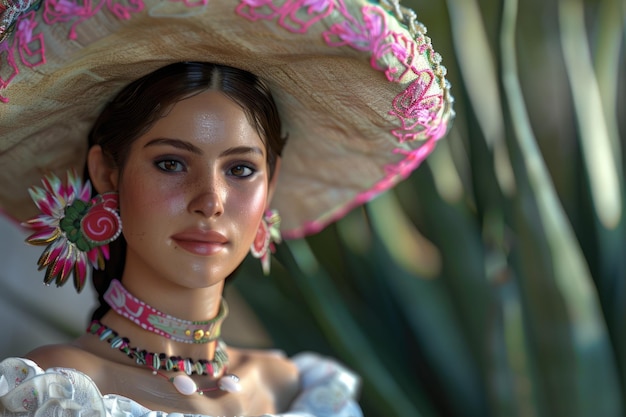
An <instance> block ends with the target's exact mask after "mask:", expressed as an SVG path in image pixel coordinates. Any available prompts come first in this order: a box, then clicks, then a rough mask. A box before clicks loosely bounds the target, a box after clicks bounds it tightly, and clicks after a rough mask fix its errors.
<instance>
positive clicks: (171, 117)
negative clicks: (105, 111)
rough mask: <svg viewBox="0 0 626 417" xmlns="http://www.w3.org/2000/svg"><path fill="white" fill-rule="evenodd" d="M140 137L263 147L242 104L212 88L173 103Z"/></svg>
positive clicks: (262, 142)
mask: <svg viewBox="0 0 626 417" xmlns="http://www.w3.org/2000/svg"><path fill="white" fill-rule="evenodd" d="M143 136H144V137H155V136H163V137H171V138H177V139H183V140H187V141H193V142H198V143H199V144H200V145H202V144H206V145H210V144H219V143H222V142H230V143H232V144H247V145H255V146H260V147H262V148H263V149H265V146H264V141H263V140H262V139H261V137H260V136H259V134H258V132H257V130H256V128H255V127H254V126H253V125H252V124H251V123H250V120H249V118H248V117H247V115H246V112H245V111H244V110H243V109H242V107H241V106H240V105H239V104H237V103H235V102H234V101H233V100H232V99H231V98H229V97H228V96H226V95H225V94H224V93H221V92H219V91H212V90H209V91H204V92H201V93H199V94H196V95H193V96H191V97H188V98H185V99H182V100H180V101H178V102H176V103H174V104H173V105H172V106H170V107H169V109H168V110H167V111H166V112H165V113H164V114H163V116H162V117H161V118H159V119H158V120H157V121H156V123H154V125H153V126H152V127H151V128H150V129H149V130H148V131H147V132H146V134H145V135H143Z"/></svg>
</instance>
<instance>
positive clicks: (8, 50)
mask: <svg viewBox="0 0 626 417" xmlns="http://www.w3.org/2000/svg"><path fill="white" fill-rule="evenodd" d="M36 28H37V21H36V20H35V12H34V11H31V12H28V13H26V14H25V15H23V16H22V17H21V18H20V19H19V20H18V21H17V24H16V28H15V32H14V34H13V38H12V40H11V42H9V40H8V39H7V40H5V41H4V42H3V43H0V59H1V60H0V90H2V89H4V88H6V87H7V86H8V85H9V83H10V82H11V80H13V78H15V76H16V75H17V74H19V67H18V63H17V61H16V53H17V55H18V56H19V58H20V61H21V63H22V64H23V65H24V66H26V67H28V68H34V67H36V66H39V65H42V64H45V62H46V56H45V46H44V39H43V35H42V34H41V33H37V34H36V33H34V31H35V29H36ZM7 66H8V68H9V69H8V71H7V72H8V75H3V73H4V72H5V71H6V68H7ZM0 101H1V102H3V103H6V102H8V99H7V98H6V97H4V96H2V95H0Z"/></svg>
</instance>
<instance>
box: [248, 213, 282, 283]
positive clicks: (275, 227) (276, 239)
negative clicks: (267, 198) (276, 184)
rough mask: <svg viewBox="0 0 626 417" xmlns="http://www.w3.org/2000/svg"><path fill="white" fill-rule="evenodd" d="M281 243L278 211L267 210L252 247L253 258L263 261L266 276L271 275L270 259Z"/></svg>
mask: <svg viewBox="0 0 626 417" xmlns="http://www.w3.org/2000/svg"><path fill="white" fill-rule="evenodd" d="M281 241H282V237H281V235H280V215H279V214H278V210H267V211H266V212H265V214H264V215H263V218H262V219H261V223H260V224H259V228H258V229H257V232H256V237H255V238H254V242H252V245H251V246H250V253H251V254H252V256H254V257H255V258H258V259H260V260H261V265H262V267H263V273H264V274H265V275H269V273H270V262H271V260H270V257H271V254H272V253H274V252H275V251H276V246H275V244H278V243H280V242H281Z"/></svg>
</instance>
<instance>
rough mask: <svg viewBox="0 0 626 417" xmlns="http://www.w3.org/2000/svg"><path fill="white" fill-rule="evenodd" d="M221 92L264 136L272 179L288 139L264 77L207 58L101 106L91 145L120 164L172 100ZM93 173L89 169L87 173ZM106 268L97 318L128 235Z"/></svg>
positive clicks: (172, 68) (146, 80)
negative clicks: (284, 135)
mask: <svg viewBox="0 0 626 417" xmlns="http://www.w3.org/2000/svg"><path fill="white" fill-rule="evenodd" d="M207 90H214V91H220V92H222V93H223V94H225V95H226V96H227V97H229V98H230V99H231V100H233V102H235V103H236V104H238V105H239V106H240V107H241V108H242V109H243V111H244V113H245V114H246V117H247V118H248V121H249V122H250V124H251V125H252V126H253V127H254V128H255V129H256V131H257V133H258V134H259V136H260V137H261V139H262V140H263V142H264V144H265V147H266V151H267V164H268V169H269V174H270V178H271V177H272V176H273V175H274V172H275V167H276V161H277V158H278V157H279V156H280V155H281V152H282V149H283V147H284V145H285V142H286V138H285V137H283V136H282V135H281V123H280V118H279V115H278V109H277V108H276V104H275V103H274V100H273V98H272V95H271V92H270V90H269V88H268V86H267V84H266V83H265V82H263V81H262V80H261V79H259V78H258V77H257V76H255V75H254V74H251V73H249V72H247V71H244V70H240V69H237V68H232V67H227V66H223V65H217V64H211V63H203V62H180V63H176V64H171V65H168V66H166V67H163V68H160V69H158V70H156V71H154V72H152V73H150V74H148V75H146V76H144V77H142V78H139V79H137V80H136V81H133V82H132V83H130V84H129V85H128V86H126V87H125V88H124V89H123V90H122V91H121V92H120V93H119V94H118V95H117V96H116V97H115V98H114V99H113V101H111V102H110V103H108V105H107V106H106V108H105V109H104V110H103V111H102V113H101V114H100V116H99V117H98V119H97V120H96V122H95V123H94V125H93V128H92V130H91V132H90V134H89V146H90V147H91V146H94V145H100V146H101V147H102V151H103V153H104V155H105V156H106V158H107V159H108V162H109V163H111V164H113V166H115V167H117V168H119V169H120V173H121V174H122V175H123V171H124V164H125V163H126V158H127V156H128V153H129V150H130V146H131V145H132V143H133V142H134V141H135V140H136V139H137V138H139V137H140V136H141V135H142V134H144V133H145V132H147V131H148V130H149V129H150V128H151V127H152V125H153V124H154V123H155V122H156V121H157V120H158V119H159V118H160V117H162V116H163V115H164V114H165V112H166V111H167V110H168V109H169V108H170V107H171V105H173V104H175V103H177V102H178V101H180V100H183V99H185V98H189V97H191V96H193V95H195V94H199V93H201V92H203V91H207ZM85 177H86V178H89V173H88V172H87V171H86V172H85ZM110 252H111V254H110V259H109V261H108V262H107V265H106V268H105V269H104V270H95V271H94V274H93V281H94V286H95V289H96V291H97V292H98V294H99V298H100V307H99V308H98V309H97V310H96V312H95V313H94V315H93V318H100V317H102V316H103V315H104V313H106V311H107V310H108V309H109V307H108V305H107V304H106V303H105V302H103V300H102V295H103V294H104V292H105V291H106V289H107V288H108V286H109V283H110V282H111V280H112V279H114V278H116V279H121V277H122V273H123V271H124V263H125V255H126V241H125V240H124V237H123V235H122V236H120V237H119V238H118V239H117V240H116V241H115V242H112V243H111V244H110Z"/></svg>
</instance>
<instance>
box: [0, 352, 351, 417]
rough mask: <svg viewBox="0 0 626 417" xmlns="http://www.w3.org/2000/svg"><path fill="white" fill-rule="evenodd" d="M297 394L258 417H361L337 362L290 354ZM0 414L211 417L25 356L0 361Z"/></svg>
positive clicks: (347, 378) (347, 377)
mask: <svg viewBox="0 0 626 417" xmlns="http://www.w3.org/2000/svg"><path fill="white" fill-rule="evenodd" d="M292 359H293V361H294V363H295V364H296V366H297V367H298V369H299V371H300V393H299V394H298V396H297V397H296V399H295V401H294V402H293V404H292V405H291V407H290V409H289V410H288V411H287V412H286V413H284V414H271V415H270V414H266V415H265V416H263V417H362V416H363V413H362V412H361V409H360V408H359V406H358V404H357V402H356V400H355V397H356V395H357V391H358V387H359V378H358V377H357V376H356V375H355V374H353V373H352V372H350V371H349V370H347V369H346V368H344V367H343V366H341V365H340V364H339V363H337V362H335V361H333V360H331V359H328V358H324V357H321V356H319V355H316V354H313V353H301V354H299V355H296V356H295V357H293V358H292ZM0 416H2V417H53V416H54V417H65V416H67V417H192V416H193V417H211V416H208V415H192V414H183V413H165V412H162V411H152V410H149V409H147V408H145V407H143V406H141V405H139V404H138V403H136V402H135V401H133V400H130V399H128V398H126V397H122V396H120V395H104V396H103V395H102V394H101V393H100V391H99V390H98V388H97V387H96V385H95V384H94V382H93V381H92V380H91V378H89V377H88V376H87V375H85V374H83V373H81V372H78V371H76V370H73V369H67V368H51V369H48V370H47V371H44V370H42V369H41V368H40V367H39V366H37V364H36V363H34V362H33V361H30V360H28V359H20V358H8V359H5V360H4V361H2V362H0Z"/></svg>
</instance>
